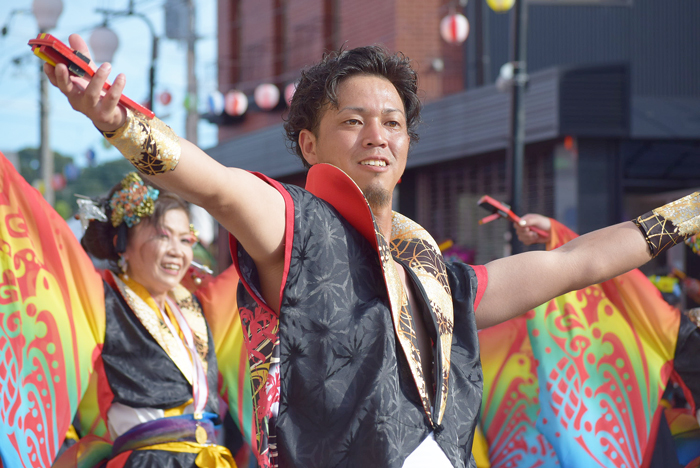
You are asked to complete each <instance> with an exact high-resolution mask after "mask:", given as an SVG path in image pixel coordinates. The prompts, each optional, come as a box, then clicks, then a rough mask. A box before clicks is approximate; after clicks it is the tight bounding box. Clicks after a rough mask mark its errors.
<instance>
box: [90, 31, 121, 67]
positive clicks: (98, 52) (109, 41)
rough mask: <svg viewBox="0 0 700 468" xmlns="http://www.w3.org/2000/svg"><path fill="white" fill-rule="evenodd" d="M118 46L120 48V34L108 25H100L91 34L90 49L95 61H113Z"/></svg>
mask: <svg viewBox="0 0 700 468" xmlns="http://www.w3.org/2000/svg"><path fill="white" fill-rule="evenodd" d="M117 48H119V36H117V33H115V32H114V31H112V30H111V29H109V28H108V27H107V26H100V27H99V28H97V29H95V30H94V31H92V34H90V49H92V54H93V55H92V59H93V60H94V61H95V62H98V63H104V62H111V61H112V60H113V59H114V53H115V52H116V51H117Z"/></svg>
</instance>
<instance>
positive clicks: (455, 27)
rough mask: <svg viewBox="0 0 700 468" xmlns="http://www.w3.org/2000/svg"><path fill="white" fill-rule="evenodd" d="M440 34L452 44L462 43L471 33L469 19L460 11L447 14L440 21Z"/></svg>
mask: <svg viewBox="0 0 700 468" xmlns="http://www.w3.org/2000/svg"><path fill="white" fill-rule="evenodd" d="M440 35H441V36H442V38H443V39H444V40H445V41H446V42H449V43H450V44H461V43H462V42H464V41H466V40H467V36H468V35H469V21H467V18H466V17H465V16H464V15H462V14H460V13H453V14H451V15H447V16H445V17H444V18H443V19H442V21H440Z"/></svg>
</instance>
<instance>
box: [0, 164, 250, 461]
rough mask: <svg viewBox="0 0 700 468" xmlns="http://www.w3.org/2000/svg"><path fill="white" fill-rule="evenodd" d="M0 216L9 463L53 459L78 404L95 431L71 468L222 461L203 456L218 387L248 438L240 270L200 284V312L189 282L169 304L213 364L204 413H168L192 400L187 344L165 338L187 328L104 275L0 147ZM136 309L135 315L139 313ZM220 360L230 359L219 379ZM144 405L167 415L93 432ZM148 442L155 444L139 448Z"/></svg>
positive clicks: (0, 380)
mask: <svg viewBox="0 0 700 468" xmlns="http://www.w3.org/2000/svg"><path fill="white" fill-rule="evenodd" d="M0 220H2V221H1V222H0V270H1V272H0V291H1V292H2V294H0V297H1V299H0V347H2V349H3V350H4V352H3V354H2V358H1V360H0V457H1V460H2V465H3V466H6V467H10V466H11V467H49V466H51V465H52V463H53V461H54V457H55V455H56V453H57V452H58V449H59V447H60V445H61V443H62V442H63V439H64V437H65V434H66V431H67V429H68V427H69V425H70V423H71V421H72V420H73V415H74V414H76V412H77V411H78V409H80V416H81V418H83V428H84V429H86V430H88V431H89V432H90V433H91V435H89V436H87V437H84V438H83V439H81V441H80V443H79V444H78V445H75V446H73V448H72V449H69V451H68V452H66V453H65V454H64V456H66V457H67V458H66V459H63V458H62V459H61V460H62V461H63V462H66V463H68V466H77V467H79V468H86V467H91V466H96V464H98V463H100V462H101V460H102V458H104V457H105V456H106V457H108V458H109V457H111V458H112V460H111V461H110V463H109V465H108V467H109V468H113V467H121V466H131V467H142V466H159V464H160V463H161V462H162V461H163V460H164V459H165V458H169V459H170V460H175V459H177V460H182V461H184V462H187V464H186V465H185V466H192V460H194V459H196V458H197V457H198V456H200V455H201V454H202V453H204V455H203V456H202V459H201V460H200V465H201V466H217V465H215V463H217V461H218V462H221V460H225V459H226V457H227V456H230V455H227V454H226V453H224V452H223V451H221V450H220V449H219V448H216V447H217V446H212V447H211V448H210V449H207V450H205V451H204V452H202V449H201V444H200V443H198V442H197V441H198V440H199V441H200V442H202V441H204V442H205V443H208V442H212V441H215V438H216V433H215V427H214V425H215V424H214V422H215V421H216V418H217V416H216V415H215V414H214V413H213V412H214V411H216V410H217V409H218V396H217V394H221V396H222V397H223V400H224V401H228V402H229V410H230V412H231V414H232V416H233V417H234V420H235V421H236V422H237V423H238V424H239V425H240V427H241V428H242V431H243V432H244V433H246V435H249V434H250V423H246V421H250V418H251V413H250V411H251V408H250V404H249V403H247V401H249V399H250V393H249V390H248V392H247V393H248V396H246V389H247V388H248V386H249V385H248V380H247V377H246V370H245V366H240V364H241V359H245V354H246V353H245V352H242V351H243V348H242V332H241V328H240V321H239V320H238V317H237V314H236V313H235V311H236V306H235V297H234V293H233V292H231V288H230V283H231V282H232V281H236V280H237V278H236V274H235V271H233V270H232V269H230V270H229V271H227V272H225V273H224V274H223V275H220V277H219V278H216V279H215V280H214V281H213V282H212V283H210V284H209V285H208V286H207V287H206V288H205V289H203V290H200V291H198V294H197V296H198V298H199V303H200V304H201V308H200V305H198V302H197V299H195V298H194V296H192V295H191V294H190V293H189V292H187V291H186V290H184V288H183V289H180V288H176V290H174V291H173V293H174V296H172V298H171V299H170V300H171V305H170V306H169V307H170V308H171V309H173V310H170V312H171V313H172V314H173V315H172V317H174V319H173V318H170V319H169V320H170V321H171V325H173V323H172V321H173V320H176V321H177V319H178V317H180V318H183V317H184V318H185V320H186V321H187V324H188V327H189V328H191V330H192V332H193V335H194V342H193V345H194V347H195V348H196V350H197V353H198V354H199V357H198V359H200V360H201V361H202V362H206V365H207V369H206V371H205V380H206V381H208V382H207V383H208V395H207V397H206V399H205V410H206V412H205V413H204V414H203V415H202V419H197V420H195V419H194V418H193V417H192V416H191V415H189V416H188V415H187V414H185V415H184V416H180V417H172V418H170V417H167V416H169V415H170V414H178V413H182V412H183V406H186V403H187V402H188V400H191V399H193V391H192V387H191V384H190V382H189V380H188V378H187V376H186V375H185V373H183V372H182V371H181V370H180V368H181V367H187V363H186V362H185V361H184V360H183V355H184V359H187V360H189V357H187V354H184V353H183V352H182V349H180V351H174V352H173V351H172V350H173V349H176V348H178V346H176V345H177V343H176V341H175V339H170V340H168V338H167V337H168V335H170V336H171V337H173V336H175V335H180V332H182V331H183V326H184V325H182V326H181V324H180V323H178V324H177V325H176V326H175V325H173V326H174V328H173V330H175V333H174V334H173V333H172V331H170V330H169V329H168V330H166V329H164V328H163V323H164V321H163V320H164V319H163V317H160V316H158V314H157V313H156V312H155V311H153V310H152V309H150V308H149V307H148V306H145V307H144V304H141V305H140V306H139V305H135V304H136V303H137V302H138V301H137V296H138V293H134V294H131V293H130V292H129V291H132V292H134V291H135V289H134V288H136V290H138V283H136V285H133V284H128V283H129V281H128V280H127V279H126V278H121V279H120V278H118V277H116V276H114V275H112V274H111V273H105V276H104V281H103V278H102V277H101V276H100V274H99V273H98V272H96V271H95V269H94V267H93V265H92V262H91V261H90V259H89V258H88V256H87V254H86V253H85V251H84V250H83V249H82V247H81V246H80V244H79V243H78V241H77V240H76V239H75V237H74V236H73V234H72V232H71V231H70V229H69V228H68V226H67V225H66V224H65V222H64V221H63V220H62V219H61V218H60V216H59V215H58V214H57V213H56V212H55V211H53V209H52V208H51V207H50V206H49V205H48V204H47V203H46V202H45V201H44V200H43V198H42V197H41V195H40V194H39V193H38V192H37V191H36V190H35V189H33V188H32V187H30V186H29V185H28V184H27V183H26V182H25V181H24V180H23V179H22V178H21V176H19V174H17V172H16V171H15V170H14V168H13V167H12V165H11V164H10V163H9V162H8V161H7V160H6V159H5V158H4V157H3V156H2V155H0ZM142 302H144V301H142ZM139 308H140V309H141V312H142V315H141V316H140V317H139V316H138V314H136V315H135V314H134V310H135V309H139ZM174 308H178V309H179V310H180V311H182V315H181V316H179V315H177V314H176V313H175V312H174ZM167 309H168V308H166V312H167ZM202 311H204V312H205V316H206V318H207V320H208V321H209V323H210V325H211V327H212V329H211V332H210V331H209V329H208V328H207V324H206V322H205V321H204V318H203V317H202ZM149 317H150V318H149ZM178 330H180V332H178ZM212 332H213V333H212ZM154 335H160V337H161V338H164V340H163V339H161V341H159V340H158V339H157V338H156V337H155V336H154ZM178 339H180V338H178ZM169 347H170V352H168V349H169ZM215 352H216V353H215ZM178 353H179V355H178ZM171 355H172V356H171ZM173 356H175V357H173ZM217 356H218V357H219V359H220V361H219V362H222V363H224V364H223V365H222V366H221V367H220V368H219V371H220V375H219V372H217V363H216V357H217ZM187 362H189V364H190V365H192V361H187ZM239 366H240V368H239ZM239 370H240V372H239ZM190 373H191V372H190ZM219 382H221V385H219ZM120 405H121V406H120ZM79 407H80V408H79ZM129 408H132V409H134V410H133V411H131V410H129ZM147 408H150V409H151V410H153V411H163V415H164V416H166V417H163V418H158V419H156V420H155V421H150V422H146V423H145V424H141V425H137V426H135V427H133V428H132V429H131V430H130V431H126V432H125V433H123V434H121V432H122V431H121V430H117V433H115V435H119V436H120V437H118V438H117V439H116V440H114V441H113V440H109V436H106V437H105V439H101V438H100V437H98V436H99V435H103V434H105V435H106V434H107V433H108V427H107V426H109V425H111V426H114V424H113V423H114V420H120V421H121V422H124V421H125V419H127V418H125V417H124V415H128V414H138V412H139V411H143V412H149V411H151V410H147ZM120 411H121V414H120ZM130 411H131V412H130ZM209 411H212V413H209ZM187 412H188V410H186V411H185V413H187ZM151 413H153V412H152V411H151ZM110 417H111V419H112V421H110ZM200 427H201V429H198V428H200ZM112 429H114V428H112ZM172 442H177V444H173V443H172ZM112 443H113V445H112ZM144 448H147V449H149V450H140V449H144ZM70 450H73V452H70ZM71 456H74V458H72V459H71V458H70V457H71ZM228 463H229V465H230V461H229V462H228ZM219 466H221V465H219ZM223 466H228V465H223Z"/></svg>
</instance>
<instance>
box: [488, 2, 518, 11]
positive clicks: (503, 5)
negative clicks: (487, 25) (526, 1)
mask: <svg viewBox="0 0 700 468" xmlns="http://www.w3.org/2000/svg"><path fill="white" fill-rule="evenodd" d="M486 3H488V4H489V7H491V9H492V10H493V11H495V12H496V13H505V12H506V11H508V10H510V9H511V8H513V5H515V0H486Z"/></svg>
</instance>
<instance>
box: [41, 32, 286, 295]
mask: <svg viewBox="0 0 700 468" xmlns="http://www.w3.org/2000/svg"><path fill="white" fill-rule="evenodd" d="M70 45H71V47H72V48H74V49H77V50H78V51H80V52H81V53H83V54H85V55H86V56H88V57H89V53H88V48H87V45H86V44H85V41H84V40H83V39H82V38H81V37H80V36H78V35H76V34H73V35H71V37H70ZM44 71H45V72H46V74H47V76H48V77H49V80H50V81H51V83H52V84H53V85H54V86H56V87H58V88H59V89H60V90H61V92H63V94H65V95H66V97H67V98H68V100H69V102H70V104H71V106H72V107H73V108H74V109H75V110H77V111H78V112H81V113H83V114H85V115H86V116H87V117H88V118H89V119H90V120H92V122H93V124H94V125H95V126H96V127H97V128H98V129H99V130H101V131H102V132H103V133H107V134H108V135H110V134H121V136H119V137H116V136H115V138H121V139H122V140H123V141H126V140H128V138H129V135H128V134H125V132H123V130H124V129H125V128H128V123H129V122H128V121H127V112H126V110H125V109H124V108H123V107H121V106H119V105H118V101H119V96H120V95H121V93H122V91H123V89H124V85H125V84H126V79H125V77H124V75H121V74H120V75H119V76H117V77H116V78H115V80H114V83H113V85H112V87H111V89H110V90H109V91H108V92H106V93H105V94H104V95H102V86H103V84H104V82H105V81H106V80H107V77H108V75H109V72H110V67H109V64H103V65H102V66H101V67H100V68H99V69H98V70H97V71H96V73H95V76H94V77H93V78H92V80H90V81H87V80H84V79H81V78H77V77H74V76H73V77H71V76H70V75H69V73H68V69H67V68H66V66H65V65H63V64H59V65H57V66H56V68H54V67H52V66H50V65H45V66H44ZM153 122H157V121H156V119H154V121H153ZM125 123H126V124H127V126H125ZM145 123H146V124H147V125H149V124H150V122H148V121H145ZM154 125H156V124H155V123H154ZM163 128H164V129H165V130H166V131H165V132H164V133H161V134H159V133H158V132H153V135H155V137H154V139H155V144H156V146H157V147H158V150H159V151H163V150H166V153H164V154H166V155H167V156H168V157H169V158H171V160H170V161H165V162H166V167H165V169H164V170H159V171H151V172H150V173H148V174H147V176H148V178H149V179H152V180H153V181H154V183H156V184H158V185H159V186H161V187H163V188H165V189H167V190H170V191H172V192H175V193H177V194H179V195H180V196H182V197H183V198H185V199H186V200H187V201H189V202H192V203H194V204H196V205H199V206H201V207H203V208H204V209H206V210H207V211H208V212H209V213H210V214H211V215H212V216H214V218H216V219H217V221H219V222H220V223H221V225H222V226H224V228H226V229H227V230H228V231H229V232H231V233H232V234H233V235H234V236H235V237H236V238H237V239H238V241H239V242H240V243H241V245H242V246H243V247H244V248H245V249H246V251H247V252H248V253H249V254H250V255H251V257H252V258H253V259H254V260H255V262H256V265H257V266H258V268H259V269H260V270H261V271H260V273H261V281H262V282H263V283H264V284H263V295H265V296H269V298H270V299H273V303H272V304H270V305H271V306H273V308H276V307H274V306H275V305H276V304H275V302H277V301H275V300H274V298H275V297H276V296H277V295H278V291H279V288H278V286H279V284H277V285H276V286H275V285H267V284H265V283H270V281H269V278H268V277H270V276H271V277H273V278H276V277H277V276H279V279H277V280H276V282H277V283H279V282H280V281H281V278H282V268H283V265H282V262H283V245H282V241H283V236H284V226H285V219H284V210H285V207H284V200H283V198H282V196H281V195H280V194H279V192H277V190H275V189H273V188H272V187H270V186H269V185H267V184H266V183H265V182H263V181H261V180H260V179H258V178H257V177H255V176H253V175H251V174H249V173H248V172H246V171H243V170H240V169H235V168H228V167H225V166H223V165H221V164H219V163H218V162H217V161H215V160H214V159H212V158H211V157H209V156H208V155H207V154H206V153H204V152H203V151H202V150H200V149H199V148H198V147H197V146H195V145H193V144H192V143H190V142H188V141H187V140H184V139H182V138H178V137H177V136H176V135H174V133H172V134H170V135H167V130H169V129H167V128H166V127H163ZM120 130H122V132H121V133H120ZM132 133H133V132H132ZM125 144H126V145H127V146H128V141H126V143H125ZM117 146H118V148H119V149H120V151H122V153H123V154H125V156H129V155H127V154H126V153H127V152H129V151H126V152H125V151H124V150H123V147H122V146H119V145H117ZM152 147H153V146H151V148H152ZM167 148H171V149H167ZM132 150H133V153H134V155H136V157H139V156H138V155H139V154H140V153H139V151H138V148H136V147H134V148H132ZM166 159H167V158H166ZM132 162H134V161H133V160H132ZM135 165H137V167H138V166H139V165H138V164H135ZM171 167H174V168H175V169H174V170H170V168H171ZM153 172H155V173H153ZM276 271H279V275H277V274H276V273H275V272H276ZM272 283H275V280H274V279H273V280H272ZM266 286H267V287H266ZM265 289H269V290H270V291H271V292H272V291H275V290H276V291H277V294H275V293H271V294H269V295H268V294H266V292H265ZM267 298H268V297H266V299H267Z"/></svg>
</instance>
